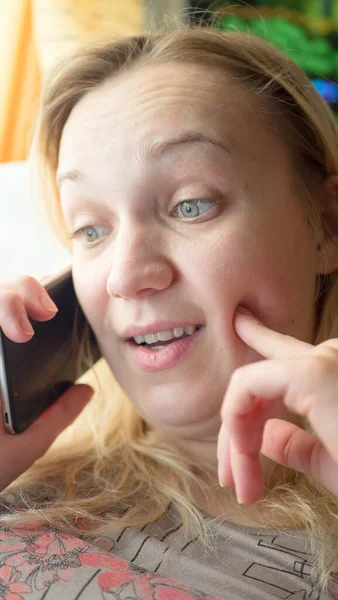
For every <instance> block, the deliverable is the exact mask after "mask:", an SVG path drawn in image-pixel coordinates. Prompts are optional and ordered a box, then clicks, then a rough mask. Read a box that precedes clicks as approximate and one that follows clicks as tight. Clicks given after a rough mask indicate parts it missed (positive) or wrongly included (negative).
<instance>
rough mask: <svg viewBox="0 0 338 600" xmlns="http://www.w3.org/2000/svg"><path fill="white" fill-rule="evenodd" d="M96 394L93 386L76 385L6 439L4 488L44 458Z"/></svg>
mask: <svg viewBox="0 0 338 600" xmlns="http://www.w3.org/2000/svg"><path fill="white" fill-rule="evenodd" d="M93 394H94V390H93V388H91V387H90V386H89V385H85V384H78V385H73V386H71V387H70V388H69V389H68V390H67V391H66V392H65V393H64V394H62V396H61V397H60V398H59V399H58V400H57V401H56V402H54V404H52V406H50V407H49V408H48V409H47V410H45V412H44V413H43V414H42V415H41V416H40V417H39V418H38V419H37V420H36V421H34V423H32V425H30V426H29V427H27V429H25V431H23V432H22V433H20V434H18V435H8V434H7V435H6V436H5V437H3V438H2V440H1V442H0V455H1V461H0V463H1V468H0V490H3V489H5V488H6V487H7V486H8V485H9V484H10V483H12V482H13V481H14V480H15V479H16V478H17V477H19V475H22V473H24V472H25V471H27V469H29V467H30V466H31V465H32V464H33V463H34V462H35V461H36V460H37V459H38V458H41V456H42V455H43V454H44V453H45V452H46V451H47V450H48V448H49V447H50V446H51V445H52V443H53V442H54V440H55V439H56V438H57V436H58V435H59V434H60V433H61V432H62V431H63V430H64V429H66V427H68V426H69V425H70V424H71V423H73V421H75V419H76V417H78V416H79V414H80V413H81V411H82V410H83V409H84V407H85V406H86V405H87V404H88V402H89V400H90V398H91V397H92V396H93Z"/></svg>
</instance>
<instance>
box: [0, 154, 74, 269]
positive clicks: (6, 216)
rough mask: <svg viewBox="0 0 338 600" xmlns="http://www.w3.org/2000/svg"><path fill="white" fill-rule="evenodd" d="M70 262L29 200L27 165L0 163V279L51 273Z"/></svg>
mask: <svg viewBox="0 0 338 600" xmlns="http://www.w3.org/2000/svg"><path fill="white" fill-rule="evenodd" d="M70 263H71V257H70V254H69V253H68V252H67V251H66V250H65V249H64V248H63V247H62V246H61V244H60V242H59V241H58V240H57V238H56V237H55V236H53V235H52V234H51V232H50V230H49V229H47V227H46V225H45V224H44V223H43V221H42V219H41V217H39V214H38V213H37V211H36V207H34V206H33V204H32V202H31V199H30V189H29V177H28V165H27V164H26V163H25V162H18V163H8V164H0V281H1V280H3V279H4V278H8V277H12V276H16V275H21V274H25V275H33V276H34V277H37V278H39V277H42V276H43V275H45V274H50V275H54V274H57V273H58V272H59V271H61V270H62V269H64V268H65V267H66V266H67V265H69V264H70Z"/></svg>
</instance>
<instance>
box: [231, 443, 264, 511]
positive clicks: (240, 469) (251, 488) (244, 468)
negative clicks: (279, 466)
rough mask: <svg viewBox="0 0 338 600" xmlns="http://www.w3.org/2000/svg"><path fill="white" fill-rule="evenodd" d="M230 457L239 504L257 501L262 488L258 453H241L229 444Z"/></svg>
mask: <svg viewBox="0 0 338 600" xmlns="http://www.w3.org/2000/svg"><path fill="white" fill-rule="evenodd" d="M230 458H231V471H232V474H233V479H234V484H235V489H236V496H237V501H238V502H239V503H240V504H251V503H253V502H257V500H259V499H260V497H261V495H262V493H263V490H264V476H263V471H262V467H261V462H260V459H259V454H256V453H254V454H241V453H239V452H237V451H236V450H235V449H234V448H233V447H232V446H231V451H230Z"/></svg>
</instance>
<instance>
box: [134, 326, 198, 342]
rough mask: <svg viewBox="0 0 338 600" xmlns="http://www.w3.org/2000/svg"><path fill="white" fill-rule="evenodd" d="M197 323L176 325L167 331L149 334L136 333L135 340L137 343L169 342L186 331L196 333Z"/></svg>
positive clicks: (190, 333)
mask: <svg viewBox="0 0 338 600" xmlns="http://www.w3.org/2000/svg"><path fill="white" fill-rule="evenodd" d="M196 329H197V325H188V327H184V328H183V327H174V329H167V330H166V331H159V332H158V333H150V334H149V335H135V337H134V340H135V342H136V344H144V342H145V343H146V344H155V343H156V342H158V341H161V342H167V341H168V340H172V339H173V338H179V337H181V336H182V335H183V334H184V333H186V334H188V335H192V334H193V333H195V331H196Z"/></svg>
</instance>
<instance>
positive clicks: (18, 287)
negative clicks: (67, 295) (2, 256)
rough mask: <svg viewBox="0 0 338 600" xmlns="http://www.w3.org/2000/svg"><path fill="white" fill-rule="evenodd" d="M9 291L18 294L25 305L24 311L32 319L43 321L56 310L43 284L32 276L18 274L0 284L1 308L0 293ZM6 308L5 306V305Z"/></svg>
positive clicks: (0, 302) (0, 304)
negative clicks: (18, 275) (14, 277)
mask: <svg viewBox="0 0 338 600" xmlns="http://www.w3.org/2000/svg"><path fill="white" fill-rule="evenodd" d="M6 291H7V292H9V291H11V292H12V294H17V295H19V296H20V297H21V298H22V300H23V303H24V305H25V308H26V311H27V313H28V314H29V316H30V317H31V318H32V319H35V320H36V321H45V320H47V318H52V317H51V315H52V316H54V315H55V313H56V312H57V306H56V305H55V304H54V302H53V301H52V299H51V298H50V296H49V294H48V293H47V291H46V290H45V288H44V286H43V285H42V284H41V283H40V282H39V281H38V280H37V279H35V278H34V277H30V276H20V277H17V278H16V279H13V280H12V281H8V282H7V283H4V284H0V309H1V310H2V303H3V300H2V294H4V293H6ZM5 308H6V307H5Z"/></svg>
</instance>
